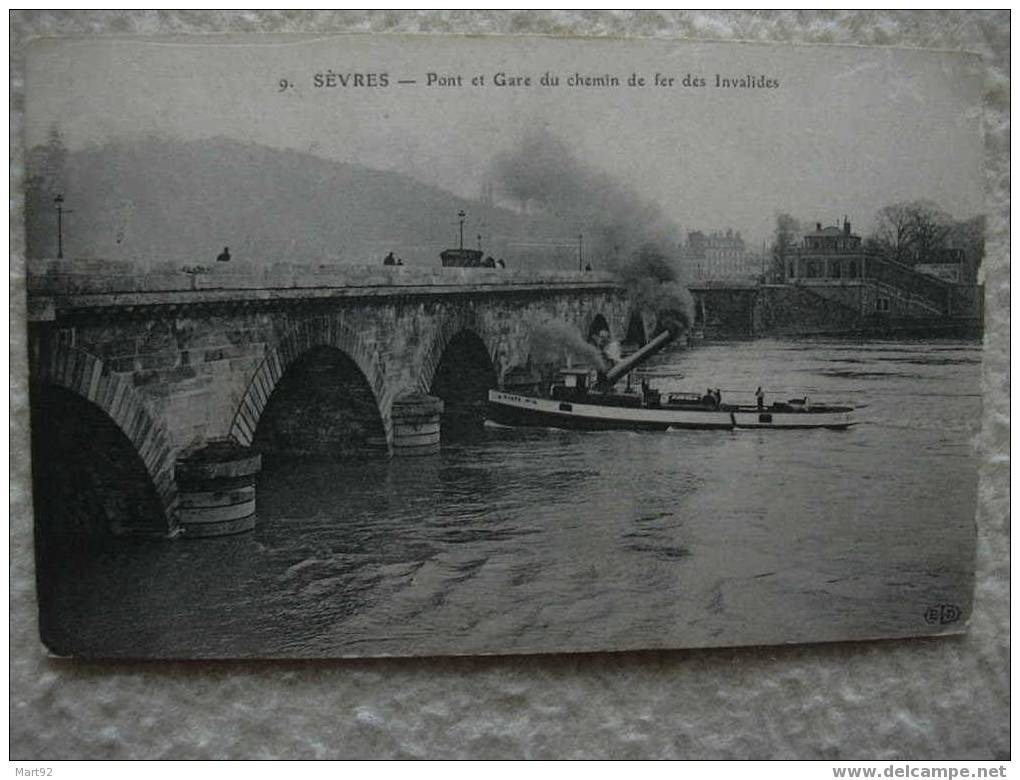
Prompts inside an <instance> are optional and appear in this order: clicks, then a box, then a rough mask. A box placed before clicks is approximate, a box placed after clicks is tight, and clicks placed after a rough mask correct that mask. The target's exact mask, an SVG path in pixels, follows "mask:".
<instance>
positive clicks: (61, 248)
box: [53, 192, 71, 260]
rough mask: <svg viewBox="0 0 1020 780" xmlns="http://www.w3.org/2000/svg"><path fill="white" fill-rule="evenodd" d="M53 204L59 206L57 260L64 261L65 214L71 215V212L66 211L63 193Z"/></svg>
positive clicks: (58, 195)
mask: <svg viewBox="0 0 1020 780" xmlns="http://www.w3.org/2000/svg"><path fill="white" fill-rule="evenodd" d="M53 202H54V203H56V204H57V259H58V260H63V259H64V214H65V213H67V214H70V213H71V212H70V211H66V212H65V211H64V195H63V193H59V192H58V193H57V197H55V198H54V199H53Z"/></svg>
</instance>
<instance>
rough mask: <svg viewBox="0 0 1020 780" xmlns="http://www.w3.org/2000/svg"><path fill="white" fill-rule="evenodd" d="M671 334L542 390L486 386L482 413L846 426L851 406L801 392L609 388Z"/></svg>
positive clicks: (703, 424) (589, 421) (558, 420)
mask: <svg viewBox="0 0 1020 780" xmlns="http://www.w3.org/2000/svg"><path fill="white" fill-rule="evenodd" d="M677 335H679V332H678V330H676V329H667V330H663V331H662V332H661V333H659V334H658V335H656V336H655V338H653V339H652V340H651V341H649V342H648V343H647V344H646V345H645V346H643V347H642V348H641V349H639V350H638V351H636V352H634V353H633V354H632V355H630V356H629V357H627V358H625V359H623V360H621V361H620V362H619V363H617V364H616V365H614V366H613V367H612V368H610V369H609V370H608V371H606V372H605V373H602V372H600V371H598V370H596V369H594V368H564V369H561V370H560V371H559V374H558V377H557V381H556V382H554V383H553V384H552V385H551V386H550V387H549V390H548V393H547V394H544V395H543V394H537V393H534V394H533V393H513V392H508V391H505V390H490V391H489V416H490V418H491V419H492V420H493V421H494V422H497V423H500V424H503V425H512V426H539V427H551V428H568V429H582V430H605V429H621V428H622V429H630V430H660V431H662V430H667V429H670V428H678V429H689V428H693V429H697V428H701V429H717V430H733V429H735V428H785V429H793V428H801V429H803V428H831V429H836V430H841V429H846V428H849V427H850V426H851V425H854V424H855V423H856V420H855V418H854V408H853V407H850V406H827V405H816V404H811V403H809V402H808V401H807V399H794V400H791V401H788V402H785V403H784V402H777V403H773V404H771V405H769V406H764V405H763V406H762V407H761V408H759V407H757V406H740V405H731V404H723V403H720V402H719V400H718V398H717V397H713V396H710V395H705V396H699V395H698V394H696V393H667V394H666V395H665V397H664V396H663V394H662V393H661V392H660V391H658V390H655V389H653V388H651V387H650V386H649V384H648V383H647V382H642V383H641V388H640V390H638V389H630V388H629V387H628V388H627V390H625V391H622V392H621V391H617V390H615V388H614V386H615V385H616V383H617V382H618V381H619V380H621V379H622V378H623V377H625V376H626V375H628V374H630V372H632V371H633V370H634V369H636V368H637V367H638V366H640V365H641V364H642V363H644V362H645V361H647V360H648V359H649V358H651V357H653V356H654V355H656V354H657V353H659V352H661V351H662V350H663V349H664V348H665V347H666V346H667V345H668V344H669V343H670V342H671V341H673V339H675V338H676V337H677Z"/></svg>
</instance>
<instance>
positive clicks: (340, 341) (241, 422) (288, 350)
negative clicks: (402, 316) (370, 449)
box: [230, 316, 393, 448]
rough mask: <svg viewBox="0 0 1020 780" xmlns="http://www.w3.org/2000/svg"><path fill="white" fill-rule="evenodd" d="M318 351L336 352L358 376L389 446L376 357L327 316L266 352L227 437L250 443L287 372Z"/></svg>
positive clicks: (387, 400) (387, 402) (388, 399)
mask: <svg viewBox="0 0 1020 780" xmlns="http://www.w3.org/2000/svg"><path fill="white" fill-rule="evenodd" d="M320 348H331V350H333V351H335V352H338V353H340V354H341V355H343V356H344V358H345V359H347V360H349V361H350V362H351V363H352V364H353V366H354V367H356V368H357V370H358V371H359V372H360V373H361V375H362V377H363V378H364V379H365V382H366V383H367V386H368V389H369V390H370V391H371V396H372V400H373V401H374V403H375V406H376V409H377V411H378V413H379V418H380V420H381V425H382V429H383V435H384V437H385V446H386V447H387V448H388V447H389V445H390V444H391V443H392V435H393V434H392V426H391V423H390V414H389V410H390V407H391V406H392V405H393V396H392V394H391V393H389V392H388V389H387V385H386V378H385V373H384V371H383V368H382V365H381V363H380V360H379V357H378V354H377V353H376V352H375V351H373V350H372V349H371V348H370V347H369V346H368V344H367V343H366V342H365V341H364V339H362V338H361V336H360V335H358V333H357V332H356V331H355V330H353V329H352V328H351V327H350V326H349V325H347V324H346V323H345V322H343V320H341V319H339V318H337V317H328V316H326V317H315V318H312V319H309V320H304V321H302V322H301V323H300V324H299V325H297V326H296V327H294V328H292V329H291V330H289V331H288V332H287V333H286V335H285V336H284V337H283V338H282V339H280V341H279V342H278V343H277V344H276V345H275V346H273V347H272V348H270V349H269V350H268V351H267V353H266V356H265V358H264V359H263V360H262V362H261V363H260V364H259V366H258V368H257V369H256V370H255V373H254V374H253V375H252V378H251V381H250V382H249V383H248V387H247V388H246V390H245V392H244V396H243V397H242V399H241V402H240V404H239V405H238V407H237V411H236V412H235V413H234V419H233V421H232V422H231V425H230V436H231V437H232V438H233V439H234V440H235V441H236V442H237V443H238V444H241V445H243V446H246V447H247V446H250V445H251V444H252V442H253V441H254V438H255V431H256V429H257V427H258V424H259V421H260V420H261V419H262V415H263V413H264V412H265V410H266V406H267V405H268V404H269V400H270V398H271V397H272V395H273V391H274V390H276V388H277V386H278V385H279V383H280V380H281V379H282V378H283V377H284V375H285V374H286V373H287V370H288V369H289V368H291V367H292V366H293V365H294V364H295V363H297V362H298V361H299V360H301V359H302V358H304V357H307V356H308V354H309V353H310V352H312V351H313V350H318V349H320Z"/></svg>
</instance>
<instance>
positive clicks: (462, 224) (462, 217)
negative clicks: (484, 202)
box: [457, 209, 467, 249]
mask: <svg viewBox="0 0 1020 780" xmlns="http://www.w3.org/2000/svg"><path fill="white" fill-rule="evenodd" d="M457 216H458V217H460V248H461V249H463V248H464V217H466V216H467V214H465V213H464V209H461V210H460V211H458V212H457Z"/></svg>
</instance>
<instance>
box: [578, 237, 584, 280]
mask: <svg viewBox="0 0 1020 780" xmlns="http://www.w3.org/2000/svg"><path fill="white" fill-rule="evenodd" d="M577 270H578V271H583V270H584V233H578V234H577Z"/></svg>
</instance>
